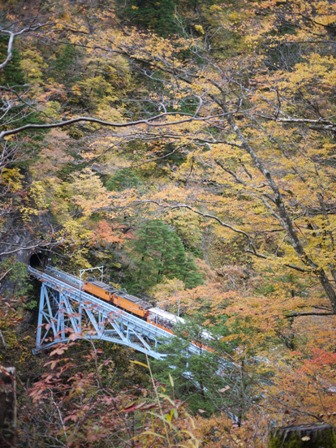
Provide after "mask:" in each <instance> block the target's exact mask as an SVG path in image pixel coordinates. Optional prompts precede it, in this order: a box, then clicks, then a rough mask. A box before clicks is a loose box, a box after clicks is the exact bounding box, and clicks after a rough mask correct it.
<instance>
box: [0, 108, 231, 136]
mask: <svg viewBox="0 0 336 448" xmlns="http://www.w3.org/2000/svg"><path fill="white" fill-rule="evenodd" d="M168 116H182V117H189V118H185V119H181V120H176V121H165V122H162V121H160V122H159V123H156V121H157V120H159V119H160V118H164V117H168ZM218 117H223V114H220V115H213V116H207V117H195V116H194V115H192V114H187V113H181V112H167V113H162V114H159V115H155V116H153V117H150V118H147V119H141V120H135V121H128V122H126V123H114V122H111V121H105V120H101V119H99V118H93V117H77V118H72V119H70V120H65V121H58V122H56V123H44V124H33V123H28V124H26V125H24V126H20V127H19V128H15V129H9V130H7V131H2V132H0V140H1V139H3V138H4V137H6V136H9V135H15V134H19V133H20V132H23V131H26V130H27V129H52V128H62V127H64V126H69V125H71V124H74V123H79V122H82V121H84V122H88V123H97V124H101V125H102V126H110V127H114V128H124V127H129V126H137V125H139V124H145V125H147V126H152V127H162V126H165V127H166V126H174V125H178V124H183V123H190V122H191V121H208V120H210V119H212V118H218Z"/></svg>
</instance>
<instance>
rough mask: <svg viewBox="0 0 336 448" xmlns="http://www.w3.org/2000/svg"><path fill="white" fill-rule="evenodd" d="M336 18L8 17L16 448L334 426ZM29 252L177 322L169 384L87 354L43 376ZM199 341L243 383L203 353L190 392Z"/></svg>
mask: <svg viewBox="0 0 336 448" xmlns="http://www.w3.org/2000/svg"><path fill="white" fill-rule="evenodd" d="M335 9H336V8H335V5H334V4H333V2H330V1H327V0H325V1H324V0H313V1H311V2H304V1H303V0H294V1H291V2H289V1H279V0H258V1H257V0H255V1H249V2H245V1H240V0H238V1H227V2H221V1H219V0H197V1H195V0H192V1H191V0H181V1H176V0H159V1H156V2H154V1H142V0H126V1H119V0H92V1H90V2H89V1H75V2H74V1H70V0H50V1H48V2H42V1H38V0H36V1H35V0H34V1H30V2H25V1H21V0H15V1H13V0H6V1H4V2H3V3H2V5H1V6H0V90H1V100H0V108H1V111H0V124H1V129H0V143H1V153H0V190H1V196H0V201H1V211H0V230H1V240H0V281H1V297H2V299H3V305H1V308H0V345H1V344H2V346H3V353H2V352H1V353H0V362H1V363H2V364H4V365H15V366H16V368H17V370H18V371H19V372H23V370H26V371H27V372H29V371H31V372H32V373H19V374H20V375H22V391H21V392H20V393H21V396H22V397H23V398H22V403H21V404H20V406H21V408H20V417H19V435H18V439H19V440H20V442H19V443H21V445H19V446H41V447H43V446H51V445H50V443H51V442H50V441H51V440H52V439H53V440H54V441H55V442H53V443H54V445H53V446H57V447H61V446H67V447H77V446H81V447H82V446H88V447H91V446H98V445H95V443H98V442H97V441H99V443H100V445H99V446H102V447H104V446H106V447H107V446H120V447H122V446H129V445H127V440H129V439H131V438H132V437H134V440H136V442H135V445H134V446H150V445H152V446H154V445H155V444H156V445H155V446H177V444H179V443H180V444H182V443H189V445H185V446H195V447H196V446H208V447H214V448H216V447H219V446H223V445H225V446H230V447H231V446H232V447H234V446H238V445H239V446H246V447H248V446H256V447H264V446H266V444H267V440H268V436H269V428H270V425H271V424H272V425H273V426H274V425H275V426H285V425H294V424H301V423H316V422H317V423H331V424H333V423H334V419H335V408H334V402H335V391H336V385H335V378H334V369H335V367H336V358H335V346H334V341H333V336H334V334H335V324H336V320H335V312H336V259H335V257H336V255H335V254H336V252H335V237H336V235H335V231H336V218H335V217H336V196H335V194H336V193H335V192H336V190H335V167H336V165H335V156H336V152H335V150H336V147H335V131H336V125H335V80H336V73H335V71H336V69H335V45H336V43H335V35H336V10H335ZM34 253H35V254H36V253H43V254H44V255H45V258H48V259H49V260H50V262H51V263H52V264H54V265H56V266H58V267H60V268H61V269H63V270H65V271H68V272H70V273H72V274H75V275H77V274H78V272H79V270H80V269H87V268H92V267H94V266H98V265H104V272H105V275H106V277H105V281H106V282H108V283H110V284H111V285H114V286H115V287H118V288H124V289H127V290H128V291H129V292H131V293H133V294H138V295H140V296H144V297H147V298H149V300H150V301H151V302H152V303H154V304H158V305H159V306H162V307H163V308H164V309H167V310H168V311H171V312H174V313H176V312H177V310H178V312H181V315H182V316H183V317H184V318H185V319H186V320H187V322H188V324H187V325H186V327H185V329H184V330H183V329H179V330H176V331H177V332H180V336H181V339H179V343H178V344H175V345H176V346H175V347H170V348H169V350H170V354H171V356H172V357H173V358H174V357H175V359H176V357H178V356H180V358H179V359H178V360H177V361H176V366H175V367H176V368H175V369H173V370H171V371H170V370H169V365H170V364H169V363H170V361H169V362H168V363H167V365H165V364H161V365H160V364H158V365H156V363H153V365H152V364H151V362H150V361H148V360H146V359H143V358H141V355H139V354H134V353H132V352H127V350H126V349H124V348H121V347H113V348H111V347H108V346H107V344H106V345H105V346H104V347H103V348H102V347H100V346H99V347H92V346H90V347H89V348H88V345H85V343H84V342H72V343H71V344H70V346H69V347H67V348H64V349H63V348H61V349H60V352H57V351H54V352H52V353H45V354H44V355H43V356H44V358H43V360H42V361H41V362H40V361H37V360H36V358H34V357H33V356H32V355H30V354H29V350H31V348H32V347H33V344H34V342H33V337H34V331H35V322H34V319H35V318H36V314H35V315H34V313H35V311H36V306H37V301H38V291H37V290H35V289H34V288H33V284H32V282H31V280H30V279H29V277H28V275H27V273H26V270H25V266H26V265H27V263H28V261H29V258H30V257H31V256H32V254H34ZM34 310H35V311H34ZM20 322H21V324H20ZM22 322H23V323H22ZM25 323H26V325H25ZM204 327H206V328H207V329H208V330H209V331H211V333H212V334H213V335H215V336H216V337H215V338H214V339H215V340H216V341H215V342H214V343H213V344H214V345H213V350H214V352H216V353H217V354H218V356H219V357H220V358H222V357H224V358H225V359H230V362H232V363H233V364H234V365H235V366H237V371H235V372H230V375H229V374H228V375H227V376H226V377H225V375H224V377H225V380H223V375H222V376H219V377H218V375H217V371H218V369H217V367H216V365H217V364H216V362H218V360H217V361H216V359H215V357H212V354H210V355H209V357H207V356H203V358H202V357H200V359H199V358H195V359H193V360H191V361H190V369H191V370H192V374H193V378H196V379H197V380H195V381H194V383H192V382H190V381H189V383H188V380H187V379H186V378H185V375H184V373H185V371H184V365H185V362H188V360H187V361H186V360H185V359H184V355H183V340H194V339H193V338H195V337H196V335H197V334H200V332H201V331H202V330H200V329H201V328H204ZM188 338H189V339H188ZM76 343H78V344H81V345H80V347H81V348H80V350H78V353H76V349H73V345H75V344H76ZM179 344H181V345H179ZM103 345H104V344H103ZM18 347H25V349H24V355H22V356H20V355H18V354H17V353H16V351H17V349H18ZM62 350H63V351H62ZM118 350H120V353H119V354H118ZM167 350H168V348H167ZM124 352H125V353H126V354H125V353H124ZM123 353H124V355H123ZM122 356H124V358H125V359H124V361H123V362H122V363H121V365H120V366H118V365H117V362H118V360H120V358H121V357H122ZM132 357H133V358H135V357H137V362H138V363H140V364H133V363H132V362H131V361H132V360H134V359H132ZM86 360H88V367H86V366H85V365H84V364H85V362H86ZM84 361H85V362H84ZM148 362H149V368H148ZM141 363H142V364H145V365H146V366H147V367H144V366H143V365H142V366H141ZM43 364H44V366H43ZM27 365H29V366H34V367H33V369H28V370H27ZM79 366H80V367H79ZM98 367H99V368H98ZM142 369H145V370H144V371H143V370H142ZM207 369H208V371H209V378H205V377H204V375H203V373H204V371H207ZM148 370H150V372H148ZM121 372H122V373H121ZM149 373H150V375H148V374H149ZM118 374H120V375H122V376H123V381H119V380H118V381H117V379H116V378H117V375H118ZM55 378H57V381H56V380H55ZM97 378H98V379H97ZM81 381H82V382H83V383H81ZM51 383H52V385H51ZM32 384H33V386H32ZM195 384H196V386H195ZM200 384H201V385H202V386H201V387H198V386H197V385H200ZM70 385H71V387H70ZM127 388H128V389H129V390H130V391H131V392H127ZM205 390H206V391H207V393H206V394H205V392H204V391H205ZM90 391H91V392H90ZM106 391H108V392H106ZM90 393H92V397H95V398H94V400H93V401H94V403H95V406H96V408H95V409H101V410H103V411H102V412H109V410H110V409H111V408H112V407H113V406H114V408H113V409H114V411H113V414H112V416H111V418H110V420H108V419H107V420H106V421H105V420H102V421H100V420H99V418H98V416H94V414H93V413H90V412H89V408H90V405H89V403H90V400H91V396H90ZM111 396H116V397H117V398H116V401H115V402H114V404H113V403H112V401H109V400H110V397H111ZM69 397H71V398H69ZM191 397H192V398H191ZM48 399H50V402H49V401H48ZM30 403H31V404H30ZM130 403H135V404H134V406H135V408H134V409H133V408H132V411H130V412H129V413H127V412H126V411H125V409H127V407H128V406H131V404H130ZM142 403H143V404H142ZM153 403H154V404H153ZM30 405H31V406H32V408H33V409H34V410H33V411H32V413H31V415H29V413H28V409H29V406H30ZM140 405H141V406H140ZM152 405H153V406H154V407H155V406H158V407H159V408H160V406H161V410H162V409H164V412H163V411H162V412H163V414H162V412H161V411H160V412H161V414H160V415H161V417H162V415H164V416H165V417H164V418H163V420H162V418H161V419H160V418H158V419H156V420H155V419H154V420H155V422H154V423H153V425H154V427H153V431H152V432H150V431H149V430H148V425H149V423H148V422H149V421H150V419H151V416H150V412H151V411H150V409H151V407H150V406H152ZM85 406H87V408H86V407H85ZM136 406H140V407H139V408H137V407H136ZM146 406H149V407H148V408H146ZM85 409H86V410H85ZM153 409H154V408H153ZM153 412H154V411H153ZM155 412H159V411H158V408H155ZM121 415H122V416H124V417H125V418H124V417H122V418H121ZM47 416H50V418H49V417H48V418H47ZM167 416H168V417H167ZM131 418H133V419H134V421H133V426H132V425H131V426H132V428H133V429H132V431H133V432H132V431H131V432H130V429H129V428H130V421H131ZM37 420H38V421H40V422H41V424H40V425H39V428H38V430H36V431H33V429H32V428H33V427H34V424H35V422H36V421H37ZM167 422H168V423H167ZM146 425H147V426H146ZM92 428H95V430H94V431H93V430H92ZM117 428H121V429H120V432H118V431H119V430H118V429H117ZM88 434H91V435H92V439H90V437H87V435H88ZM137 437H140V439H137ZM160 437H161V438H160ZM162 437H163V438H162ZM251 440H252V441H253V442H251ZM28 441H29V444H28ZM113 443H114V445H111V444H113ZM158 443H162V445H158ZM251 443H252V444H251ZM25 444H26V445H25ZM27 444H28V445H27Z"/></svg>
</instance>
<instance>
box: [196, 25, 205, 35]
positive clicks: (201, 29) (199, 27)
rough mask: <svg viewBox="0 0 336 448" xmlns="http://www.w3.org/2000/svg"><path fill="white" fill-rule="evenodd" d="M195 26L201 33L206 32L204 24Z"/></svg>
mask: <svg viewBox="0 0 336 448" xmlns="http://www.w3.org/2000/svg"><path fill="white" fill-rule="evenodd" d="M194 28H195V30H196V31H197V32H198V33H199V34H202V35H204V34H205V31H204V28H203V26H202V25H194Z"/></svg>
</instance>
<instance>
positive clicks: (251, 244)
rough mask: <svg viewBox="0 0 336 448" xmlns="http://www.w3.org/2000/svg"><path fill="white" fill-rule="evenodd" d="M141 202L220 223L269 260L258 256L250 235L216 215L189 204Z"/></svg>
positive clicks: (148, 200)
mask: <svg viewBox="0 0 336 448" xmlns="http://www.w3.org/2000/svg"><path fill="white" fill-rule="evenodd" d="M141 202H142V203H144V202H145V203H152V204H156V205H158V206H160V207H163V208H170V209H171V210H174V209H176V208H185V209H187V210H190V211H191V212H193V213H195V214H197V215H200V216H202V217H203V218H209V219H212V220H214V221H216V222H218V223H219V224H220V225H221V226H222V227H225V228H227V229H230V230H232V231H233V232H235V233H239V234H240V235H243V236H244V237H245V238H246V239H247V240H248V242H249V244H250V246H251V247H252V251H251V252H252V253H253V254H254V255H257V256H259V257H262V258H267V257H266V256H265V255H261V254H258V252H257V249H256V248H255V246H254V244H253V241H252V238H251V237H250V235H249V234H248V233H246V232H244V230H241V229H237V228H236V227H233V226H231V225H230V224H227V223H226V222H224V221H222V220H221V219H219V218H218V217H217V216H215V215H210V214H209V213H203V212H201V211H199V210H196V209H194V208H193V207H191V206H190V205H187V204H175V205H165V204H162V203H161V202H159V201H154V200H151V199H147V200H144V201H141Z"/></svg>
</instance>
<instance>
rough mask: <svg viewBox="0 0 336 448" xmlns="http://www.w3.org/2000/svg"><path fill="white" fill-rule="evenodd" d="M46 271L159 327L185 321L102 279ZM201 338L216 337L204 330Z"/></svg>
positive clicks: (51, 270)
mask: <svg viewBox="0 0 336 448" xmlns="http://www.w3.org/2000/svg"><path fill="white" fill-rule="evenodd" d="M45 272H46V273H47V274H50V275H51V276H53V277H56V278H59V279H60V280H62V281H64V282H66V283H69V284H71V285H73V286H75V287H76V288H78V289H81V290H82V291H85V292H87V293H89V294H91V295H93V296H95V297H98V298H99V299H102V300H105V301H106V302H110V303H111V304H113V305H114V306H116V307H118V308H120V309H122V310H125V311H127V312H128V313H132V314H134V315H135V316H138V317H140V318H141V319H144V320H146V321H147V322H148V323H150V324H152V325H155V326H157V327H159V328H162V329H164V330H165V331H169V332H170V333H173V331H172V328H173V327H174V325H176V324H178V323H182V324H184V323H185V320H184V319H183V318H182V317H179V316H176V315H175V314H173V313H170V312H168V311H165V310H162V309H161V308H158V307H153V305H152V304H151V303H149V302H146V301H145V300H143V299H140V298H139V297H136V296H133V295H132V294H128V293H127V292H124V291H120V290H119V289H117V288H114V287H113V286H111V285H108V284H106V283H104V282H102V281H99V280H95V279H89V280H87V281H83V280H81V279H79V278H78V277H75V276H74V275H71V274H68V273H66V272H63V271H61V270H59V269H57V268H54V267H52V266H47V267H46V268H45ZM201 338H202V339H206V340H211V339H214V338H213V336H212V335H211V334H210V333H209V332H208V331H207V330H203V331H202V333H201ZM193 342H194V344H196V345H199V346H201V344H200V343H199V342H195V341H193ZM204 348H205V349H206V350H208V351H213V350H212V349H211V348H209V347H204Z"/></svg>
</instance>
